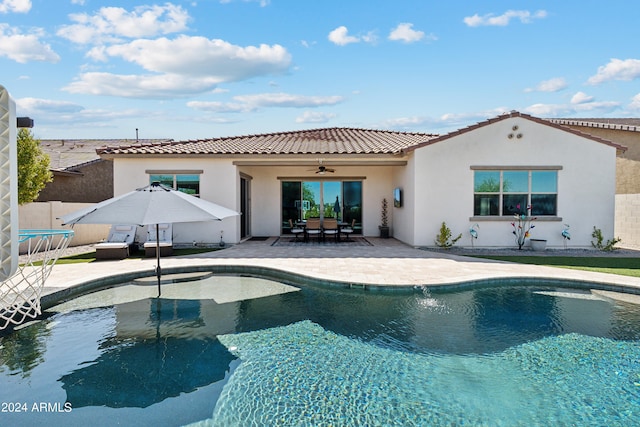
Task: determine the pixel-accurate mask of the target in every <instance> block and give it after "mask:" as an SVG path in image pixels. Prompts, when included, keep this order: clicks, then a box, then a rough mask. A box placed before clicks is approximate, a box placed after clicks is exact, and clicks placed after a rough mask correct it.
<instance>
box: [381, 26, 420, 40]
mask: <svg viewBox="0 0 640 427" xmlns="http://www.w3.org/2000/svg"><path fill="white" fill-rule="evenodd" d="M412 27H413V24H410V23H407V22H405V23H402V24H399V25H398V26H397V27H396V28H394V29H393V30H392V31H391V33H390V34H389V40H394V41H402V42H405V43H413V42H417V41H420V40H422V39H423V38H424V31H416V30H414V29H413V28H412Z"/></svg>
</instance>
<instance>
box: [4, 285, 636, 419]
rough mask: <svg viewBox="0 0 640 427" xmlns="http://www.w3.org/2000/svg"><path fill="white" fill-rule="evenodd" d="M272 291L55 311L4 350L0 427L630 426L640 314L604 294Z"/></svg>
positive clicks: (213, 290) (111, 295)
mask: <svg viewBox="0 0 640 427" xmlns="http://www.w3.org/2000/svg"><path fill="white" fill-rule="evenodd" d="M279 286H280V287H279ZM281 286H282V285H279V284H274V283H273V282H269V281H264V280H262V279H255V278H246V277H219V276H212V277H207V278H203V279H199V280H193V281H191V282H186V283H176V284H174V285H169V286H167V287H165V288H164V289H163V295H165V296H166V298H163V299H160V300H158V299H156V298H153V297H152V295H153V292H154V289H155V288H154V286H150V285H147V284H144V283H142V284H141V283H134V282H132V283H129V284H126V286H122V287H118V288H114V289H109V290H104V291H100V292H97V293H94V294H91V295H87V296H84V297H80V298H78V299H76V300H74V301H72V302H70V303H67V304H63V305H61V306H59V307H55V308H54V309H53V310H52V311H51V313H50V316H49V317H47V318H46V319H45V320H43V321H41V322H38V323H35V324H33V325H30V326H27V327H24V328H22V329H20V330H18V331H15V332H14V333H13V334H11V335H9V336H5V337H2V338H0V340H1V341H0V381H1V384H2V387H1V388H0V402H2V405H3V407H2V408H0V410H3V412H0V425H3V426H4V425H32V424H36V423H42V424H46V425H49V426H56V425H94V426H96V425H98V426H99V425H151V424H154V425H167V426H174V425H192V426H252V425H253V426H265V425H296V426H304V425H308V426H322V425H327V426H328V425H349V426H357V425H363V426H365V425H366V426H371V425H399V426H400V425H401V426H407V425H419V426H424V425H428V426H431V425H434V426H438V425H447V426H449V425H491V426H494V425H495V426H532V425H580V426H586V425H594V426H597V425H607V426H616V425H618V426H629V425H640V305H637V304H635V303H633V302H626V301H623V300H619V299H617V296H616V295H615V294H607V293H605V294H602V293H592V292H589V291H586V290H572V289H557V288H548V287H544V286H515V285H514V286H511V287H494V288H491V287H485V288H478V289H470V290H461V291H456V292H441V293H429V292H422V293H419V292H417V293H413V294H406V293H404V294H399V293H374V292H368V291H363V290H350V289H338V288H322V289H321V288H316V287H309V286H303V287H300V288H299V290H298V289H294V288H291V287H287V288H286V289H285V288H283V287H281ZM265 289H268V290H269V292H266V293H265V292H263V291H264V290H265ZM612 297H613V298H612ZM43 403H44V406H42V404H43ZM40 409H44V410H40Z"/></svg>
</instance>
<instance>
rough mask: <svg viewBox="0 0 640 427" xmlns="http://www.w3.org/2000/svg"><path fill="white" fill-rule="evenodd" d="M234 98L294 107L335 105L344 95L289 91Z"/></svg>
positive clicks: (247, 102)
mask: <svg viewBox="0 0 640 427" xmlns="http://www.w3.org/2000/svg"><path fill="white" fill-rule="evenodd" d="M233 99H235V100H237V101H240V102H243V103H246V104H249V105H255V106H257V107H292V108H307V107H320V106H323V105H335V104H338V103H340V102H342V101H344V98H343V97H342V96H337V95H336V96H304V95H291V94H288V93H262V94H257V95H240V96H234V97H233Z"/></svg>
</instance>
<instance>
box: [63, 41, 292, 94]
mask: <svg viewBox="0 0 640 427" xmlns="http://www.w3.org/2000/svg"><path fill="white" fill-rule="evenodd" d="M88 55H89V56H91V57H92V58H94V59H101V60H107V59H108V58H109V57H119V58H122V59H124V60H126V61H128V62H132V63H135V64H138V65H139V66H141V67H142V68H144V69H145V70H147V71H149V72H151V74H146V75H118V74H111V73H105V72H87V73H83V74H81V75H80V76H79V77H78V79H77V80H76V81H74V82H72V83H71V84H69V85H68V86H66V87H65V88H64V90H66V91H69V92H72V93H85V94H92V95H112V96H123V97H133V98H174V97H182V96H188V95H193V94H198V93H203V92H207V91H211V90H213V89H214V88H215V86H216V85H217V84H219V83H222V82H233V81H240V80H245V79H249V78H253V77H257V76H263V75H269V74H277V73H283V72H285V71H286V70H287V68H288V67H289V65H290V63H291V55H290V54H289V53H288V52H287V50H286V49H285V48H283V47H282V46H279V45H274V46H268V45H260V46H257V47H256V46H247V47H241V46H236V45H232V44H230V43H228V42H225V41H224V40H209V39H207V38H204V37H188V36H179V37H177V38H176V39H173V40H170V39H167V38H159V39H156V40H147V39H140V40H134V41H132V42H130V43H125V44H118V45H113V46H109V47H97V48H94V49H92V50H91V51H90V52H89V54H88Z"/></svg>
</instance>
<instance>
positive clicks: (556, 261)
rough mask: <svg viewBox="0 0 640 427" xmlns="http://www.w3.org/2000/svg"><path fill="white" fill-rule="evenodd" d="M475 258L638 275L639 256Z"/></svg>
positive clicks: (639, 269)
mask: <svg viewBox="0 0 640 427" xmlns="http://www.w3.org/2000/svg"><path fill="white" fill-rule="evenodd" d="M474 257H475V258H485V259H493V260H496V261H509V262H516V263H520V264H533V265H544V266H550V267H560V268H569V269H574V270H586V271H597V272H600V273H611V274H619V275H621V276H631V277H640V258H622V257H568V256H518V255H516V256H479V255H474Z"/></svg>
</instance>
